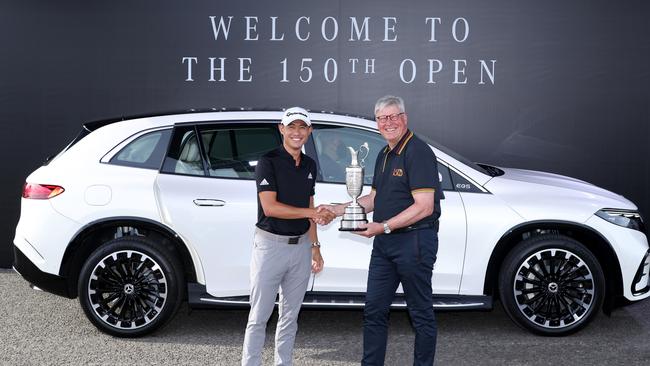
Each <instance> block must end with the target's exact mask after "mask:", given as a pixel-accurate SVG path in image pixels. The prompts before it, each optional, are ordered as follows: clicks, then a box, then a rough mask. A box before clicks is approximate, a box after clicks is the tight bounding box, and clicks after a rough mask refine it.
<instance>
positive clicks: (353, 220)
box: [339, 142, 370, 231]
mask: <svg viewBox="0 0 650 366" xmlns="http://www.w3.org/2000/svg"><path fill="white" fill-rule="evenodd" d="M348 149H349V150H350V154H351V155H352V162H350V165H349V166H348V167H346V168H345V186H346V188H347V189H348V194H349V195H350V197H352V203H351V204H350V205H348V206H347V207H346V208H345V211H344V213H343V220H341V227H340V228H339V231H364V230H366V229H365V228H360V227H359V226H360V225H361V224H367V223H368V219H367V218H366V210H365V209H364V208H363V207H362V206H361V205H359V203H358V202H357V198H359V195H361V191H362V190H363V165H361V164H363V161H364V160H365V159H366V157H368V153H369V152H370V148H369V147H368V143H367V142H364V143H363V145H361V146H360V147H359V150H356V151H355V150H354V149H353V148H351V147H349V146H348ZM362 149H365V150H366V154H365V155H364V156H363V158H361V159H359V158H358V157H359V152H361V150H362ZM359 161H361V164H359Z"/></svg>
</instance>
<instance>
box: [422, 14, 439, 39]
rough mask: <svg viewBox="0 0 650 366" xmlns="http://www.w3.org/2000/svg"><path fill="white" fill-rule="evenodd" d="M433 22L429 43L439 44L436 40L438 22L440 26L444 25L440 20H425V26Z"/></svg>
mask: <svg viewBox="0 0 650 366" xmlns="http://www.w3.org/2000/svg"><path fill="white" fill-rule="evenodd" d="M429 21H431V38H429V42H437V40H436V22H437V23H438V24H441V23H442V20H440V18H424V24H427V23H429Z"/></svg>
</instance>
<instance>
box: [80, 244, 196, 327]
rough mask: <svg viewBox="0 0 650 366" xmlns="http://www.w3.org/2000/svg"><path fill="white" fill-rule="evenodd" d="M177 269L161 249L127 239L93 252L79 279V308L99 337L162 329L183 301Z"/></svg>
mask: <svg viewBox="0 0 650 366" xmlns="http://www.w3.org/2000/svg"><path fill="white" fill-rule="evenodd" d="M182 285H183V276H182V266H181V264H180V263H179V262H178V260H177V259H176V258H175V257H174V256H173V255H171V253H170V251H169V250H167V249H166V248H164V247H161V246H158V245H156V244H155V243H154V242H152V241H150V240H147V239H146V238H142V237H137V236H126V237H121V238H117V239H114V240H111V241H109V242H107V243H106V244H105V245H103V246H101V247H100V248H99V249H97V250H95V252H93V253H92V254H91V255H90V257H89V258H88V260H87V261H86V263H85V264H84V266H83V268H82V269H81V273H80V275H79V284H78V286H79V288H78V290H79V302H80V303H81V307H82V308H83V310H84V312H85V313H86V316H87V317H88V319H90V321H91V322H92V323H93V324H94V325H95V326H96V327H97V328H99V329H100V330H101V331H103V332H106V333H108V334H111V335H114V336H118V337H138V336H142V335H145V334H148V333H151V332H153V331H154V330H156V329H158V328H159V327H161V326H163V325H164V324H166V323H167V322H168V321H169V320H170V319H171V318H172V317H173V315H174V314H175V313H176V310H177V309H178V306H179V305H180V303H181V301H182V294H183V291H182Z"/></svg>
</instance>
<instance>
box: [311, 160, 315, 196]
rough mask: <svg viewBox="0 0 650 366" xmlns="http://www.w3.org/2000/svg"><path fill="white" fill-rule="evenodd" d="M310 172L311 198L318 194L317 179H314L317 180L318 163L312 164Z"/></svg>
mask: <svg viewBox="0 0 650 366" xmlns="http://www.w3.org/2000/svg"><path fill="white" fill-rule="evenodd" d="M310 172H311V174H310V176H311V177H312V180H311V193H310V196H313V195H315V194H316V179H314V178H316V162H313V163H312V164H311V169H310Z"/></svg>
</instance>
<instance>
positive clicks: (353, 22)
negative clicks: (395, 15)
mask: <svg viewBox="0 0 650 366" xmlns="http://www.w3.org/2000/svg"><path fill="white" fill-rule="evenodd" d="M369 19H370V17H365V18H363V24H362V25H361V29H359V24H357V18H356V17H350V39H349V41H354V35H355V34H356V35H357V40H360V39H361V32H364V34H365V36H364V38H363V41H364V42H369V41H370V38H369V37H368V20H369Z"/></svg>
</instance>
